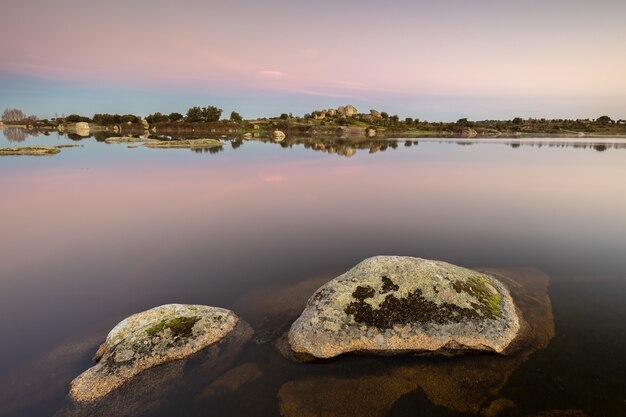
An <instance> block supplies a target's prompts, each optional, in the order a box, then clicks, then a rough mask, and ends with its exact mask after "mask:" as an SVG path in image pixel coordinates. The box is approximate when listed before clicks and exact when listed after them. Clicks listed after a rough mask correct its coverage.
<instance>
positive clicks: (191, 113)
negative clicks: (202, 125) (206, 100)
mask: <svg viewBox="0 0 626 417" xmlns="http://www.w3.org/2000/svg"><path fill="white" fill-rule="evenodd" d="M202 116H203V115H202V108H201V107H198V106H195V107H192V108H190V109H189V110H187V121H188V122H201V121H202Z"/></svg>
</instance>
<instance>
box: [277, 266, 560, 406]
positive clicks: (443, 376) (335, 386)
mask: <svg viewBox="0 0 626 417" xmlns="http://www.w3.org/2000/svg"><path fill="white" fill-rule="evenodd" d="M482 271H484V272H487V273H490V274H492V275H494V276H496V277H497V278H498V279H499V280H500V281H502V282H503V283H505V284H506V285H508V287H509V289H510V291H511V294H512V296H513V298H514V299H515V301H516V303H517V306H518V307H519V309H520V310H521V312H522V314H523V316H524V319H525V320H526V322H527V325H528V328H527V330H528V333H527V336H526V337H525V339H524V340H523V341H520V345H519V347H518V351H517V352H516V353H514V354H512V355H510V356H500V355H474V356H466V357H460V358H428V357H417V358H406V359H407V360H406V361H404V363H403V364H398V365H396V366H394V367H391V368H387V369H384V370H381V371H376V369H381V363H380V362H381V361H385V360H386V359H384V358H382V359H381V358H363V360H361V361H359V366H353V367H352V368H353V369H354V370H353V371H349V372H348V375H351V376H349V377H346V378H343V377H342V378H339V377H334V376H315V377H310V378H303V379H299V380H294V381H291V382H287V383H285V384H284V385H283V386H282V387H281V389H280V391H279V393H278V398H279V401H280V411H281V414H282V415H283V416H286V417H290V416H299V417H306V416H329V417H330V416H333V417H334V416H336V417H340V416H354V415H359V416H383V415H385V414H386V413H387V412H388V411H389V410H390V409H391V407H392V406H393V404H394V403H395V402H396V401H397V400H398V399H399V398H400V397H401V396H403V395H404V394H407V393H409V392H411V391H414V390H416V389H421V390H423V391H424V393H425V394H426V396H427V397H428V399H429V400H430V401H431V402H432V403H434V404H436V405H440V406H444V407H446V408H448V409H451V410H454V411H459V412H478V411H480V410H481V408H485V407H487V406H488V405H489V402H490V401H491V400H494V399H497V394H498V392H499V391H500V390H501V389H502V387H503V386H504V385H505V384H506V382H507V380H508V378H509V376H510V375H511V374H512V373H513V372H514V371H515V370H516V369H517V368H518V367H519V366H520V365H521V364H522V363H523V362H524V361H526V359H527V358H528V356H529V355H530V354H532V353H533V352H535V351H537V350H539V349H543V348H545V347H546V346H547V345H548V343H549V342H550V340H551V339H552V337H553V336H554V319H553V316H552V307H551V304H550V299H549V297H548V292H547V291H548V282H549V278H548V276H546V275H545V274H544V273H542V272H541V271H538V270H535V269H530V268H485V269H482ZM409 362H410V363H409ZM407 363H408V364H407ZM311 366H315V365H311ZM364 370H372V371H371V372H367V371H366V372H363V371H364Z"/></svg>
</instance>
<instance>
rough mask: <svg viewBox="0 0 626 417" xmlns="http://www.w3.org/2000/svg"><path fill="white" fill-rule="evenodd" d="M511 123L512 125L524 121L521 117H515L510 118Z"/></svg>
mask: <svg viewBox="0 0 626 417" xmlns="http://www.w3.org/2000/svg"><path fill="white" fill-rule="evenodd" d="M512 123H513V124H514V125H521V124H522V123H524V119H522V118H521V117H516V118H515V119H513V120H512Z"/></svg>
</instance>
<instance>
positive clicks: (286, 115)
mask: <svg viewBox="0 0 626 417" xmlns="http://www.w3.org/2000/svg"><path fill="white" fill-rule="evenodd" d="M280 119H281V120H287V119H289V115H288V114H287V113H283V114H281V115H280Z"/></svg>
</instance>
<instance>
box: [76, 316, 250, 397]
mask: <svg viewBox="0 0 626 417" xmlns="http://www.w3.org/2000/svg"><path fill="white" fill-rule="evenodd" d="M238 322H239V317H238V316H237V315H235V313H233V312H232V311H230V310H226V309H223V308H218V307H209V306H202V305H184V304H167V305H164V306H160V307H155V308H152V309H150V310H147V311H144V312H141V313H138V314H134V315H132V316H130V317H128V318H126V319H124V320H123V321H121V322H120V323H119V324H118V325H117V326H115V327H114V328H113V330H111V332H110V333H109V334H108V336H107V338H106V341H105V342H104V343H103V344H102V345H101V346H100V348H99V349H98V352H97V353H96V358H95V359H96V360H97V361H98V363H97V364H96V365H95V366H93V367H91V368H89V369H88V370H87V371H85V372H83V373H82V374H81V375H79V376H78V377H77V378H76V379H74V380H73V381H72V383H71V384H70V397H71V398H72V399H73V400H74V401H77V402H85V401H95V400H98V399H100V398H101V397H103V396H105V395H107V394H108V393H110V392H111V391H113V390H115V389H116V388H118V387H120V386H121V385H123V384H124V383H125V382H127V381H128V380H130V379H132V378H133V377H135V376H136V375H137V374H139V373H141V372H142V371H144V370H147V369H149V368H152V367H155V366H157V365H161V364H164V363H168V362H171V361H175V360H177V359H182V358H186V357H188V356H190V355H192V354H194V353H196V352H198V351H200V350H201V349H204V348H206V347H208V346H211V345H213V344H216V343H218V342H219V341H221V340H222V339H223V338H224V337H225V336H227V335H228V334H229V333H230V332H231V331H232V330H233V329H234V328H235V326H236V325H237V323H238Z"/></svg>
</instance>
